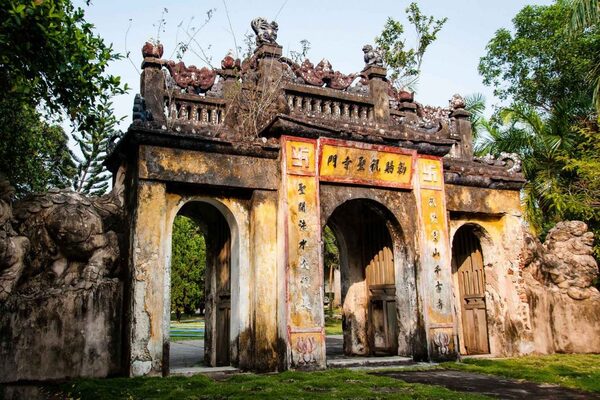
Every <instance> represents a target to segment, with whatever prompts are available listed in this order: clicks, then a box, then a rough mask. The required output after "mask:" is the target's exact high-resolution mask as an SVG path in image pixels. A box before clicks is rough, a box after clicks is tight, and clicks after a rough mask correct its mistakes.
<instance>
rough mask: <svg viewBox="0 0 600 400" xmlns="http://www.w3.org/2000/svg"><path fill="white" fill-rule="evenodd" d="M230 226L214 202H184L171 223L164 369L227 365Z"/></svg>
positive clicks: (230, 275)
mask: <svg viewBox="0 0 600 400" xmlns="http://www.w3.org/2000/svg"><path fill="white" fill-rule="evenodd" d="M231 239H232V235H231V230H230V228H229V224H228V223H227V220H226V219H225V217H224V216H223V214H222V213H221V211H219V209H218V208H217V207H215V206H214V205H212V204H209V203H207V202H203V201H192V202H188V203H186V204H185V205H184V206H183V207H182V208H181V209H180V211H179V212H178V214H177V216H176V217H175V220H174V223H173V233H172V243H171V258H170V266H171V268H170V300H171V301H170V307H171V309H170V316H171V318H170V332H169V336H170V340H169V347H170V349H169V352H168V353H169V368H170V369H178V368H194V367H218V366H229V365H230V364H231V358H232V357H231V346H230V331H231V281H232V279H231V277H232V273H231V247H232V246H231Z"/></svg>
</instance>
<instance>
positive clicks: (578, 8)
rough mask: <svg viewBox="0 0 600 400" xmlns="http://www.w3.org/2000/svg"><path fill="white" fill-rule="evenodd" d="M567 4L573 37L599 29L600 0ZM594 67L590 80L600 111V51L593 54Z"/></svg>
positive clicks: (569, 1)
mask: <svg viewBox="0 0 600 400" xmlns="http://www.w3.org/2000/svg"><path fill="white" fill-rule="evenodd" d="M567 5H568V6H569V7H570V11H571V24H570V26H569V29H570V33H571V36H572V37H577V36H579V35H581V34H582V33H585V32H586V31H590V30H596V31H598V26H599V25H600V1H598V0H568V1H567ZM592 57H593V61H592V69H591V70H590V72H589V81H590V82H591V83H592V85H593V87H594V103H595V106H596V111H597V112H598V113H600V53H598V52H596V53H595V54H592Z"/></svg>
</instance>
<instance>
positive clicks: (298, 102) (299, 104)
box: [294, 96, 302, 111]
mask: <svg viewBox="0 0 600 400" xmlns="http://www.w3.org/2000/svg"><path fill="white" fill-rule="evenodd" d="M295 100H296V106H295V107H294V109H295V110H296V111H302V96H296V99H295Z"/></svg>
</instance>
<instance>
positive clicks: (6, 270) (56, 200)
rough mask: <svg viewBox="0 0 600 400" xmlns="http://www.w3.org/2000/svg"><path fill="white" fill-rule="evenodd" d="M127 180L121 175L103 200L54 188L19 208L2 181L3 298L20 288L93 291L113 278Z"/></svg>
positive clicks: (0, 260) (0, 277)
mask: <svg viewBox="0 0 600 400" xmlns="http://www.w3.org/2000/svg"><path fill="white" fill-rule="evenodd" d="M123 181H124V172H123V171H121V172H120V174H119V175H118V179H117V181H116V183H115V187H114V188H113V191H112V192H110V193H109V194H107V195H104V196H100V197H87V196H85V195H82V194H80V193H76V192H73V191H71V190H50V191H48V192H47V193H43V194H34V195H31V196H29V197H26V198H25V199H23V200H21V201H19V202H17V203H15V204H14V206H11V204H10V202H9V201H7V199H9V198H10V196H11V194H10V193H11V191H10V186H9V185H8V182H7V181H6V180H4V181H3V183H0V192H1V194H0V198H1V199H2V200H1V201H0V209H1V210H0V213H1V218H0V222H2V224H1V226H0V253H2V252H3V253H4V254H0V257H1V258H0V300H5V299H6V298H7V297H8V296H9V295H10V294H11V293H12V292H13V291H14V290H15V288H16V287H17V285H19V287H20V286H24V287H29V290H34V291H35V290H38V289H43V287H45V286H48V285H77V286H82V287H88V286H90V285H91V284H92V283H94V282H97V281H98V280H99V279H101V278H103V277H106V276H110V275H111V273H113V272H114V270H115V268H116V266H117V265H118V262H117V261H118V259H119V257H120V251H119V243H118V237H117V233H116V232H115V231H114V230H113V229H115V228H116V227H120V224H121V217H122V212H123V202H124V197H123V190H124V183H123ZM13 213H14V215H12V214H13Z"/></svg>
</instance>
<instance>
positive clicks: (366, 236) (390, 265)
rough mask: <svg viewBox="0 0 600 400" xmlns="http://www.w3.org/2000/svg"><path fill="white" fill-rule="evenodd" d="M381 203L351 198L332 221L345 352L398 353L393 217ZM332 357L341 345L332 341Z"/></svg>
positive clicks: (367, 353) (346, 353) (350, 354)
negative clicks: (337, 259)
mask: <svg viewBox="0 0 600 400" xmlns="http://www.w3.org/2000/svg"><path fill="white" fill-rule="evenodd" d="M385 211H386V210H384V209H383V207H381V206H380V205H379V204H377V203H375V202H373V201H370V200H351V201H348V202H345V203H344V204H342V205H340V206H339V207H337V208H336V209H335V210H334V212H333V213H332V214H331V216H330V218H329V219H328V221H327V226H328V227H329V228H331V231H332V232H333V233H334V235H335V239H336V242H337V246H338V248H339V255H340V276H341V302H342V310H341V313H342V330H343V346H341V347H342V349H343V354H344V355H346V356H354V355H396V354H398V317H397V306H396V281H395V268H394V252H393V248H394V246H393V241H392V236H391V235H390V230H389V229H390V225H391V222H390V218H389V216H388V215H387V214H386V212H385ZM328 343H329V344H328V346H329V347H328V349H327V353H328V357H330V356H335V355H336V354H335V351H336V347H335V346H334V345H332V343H334V342H332V341H331V340H330V341H328Z"/></svg>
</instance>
